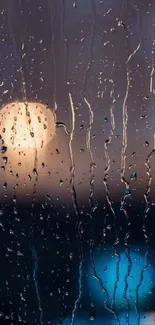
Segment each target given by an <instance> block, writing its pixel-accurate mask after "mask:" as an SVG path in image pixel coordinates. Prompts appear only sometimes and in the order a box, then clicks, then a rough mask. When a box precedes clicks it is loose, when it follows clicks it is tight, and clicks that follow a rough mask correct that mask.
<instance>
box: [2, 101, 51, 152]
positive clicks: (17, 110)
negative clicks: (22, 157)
mask: <svg viewBox="0 0 155 325" xmlns="http://www.w3.org/2000/svg"><path fill="white" fill-rule="evenodd" d="M0 134H1V136H2V139H3V140H4V144H5V145H6V146H8V147H13V148H19V149H20V148H21V149H22V148H37V149H39V148H42V147H43V146H44V145H46V144H47V143H48V142H49V141H50V140H51V139H52V137H53V136H54V134H55V121H54V115H53V113H52V111H51V110H50V109H47V108H46V106H45V105H43V104H41V103H33V102H28V103H25V102H14V103H10V104H8V105H6V106H4V107H3V108H2V109H1V111H0Z"/></svg>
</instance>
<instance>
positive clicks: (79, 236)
mask: <svg viewBox="0 0 155 325" xmlns="http://www.w3.org/2000/svg"><path fill="white" fill-rule="evenodd" d="M69 101H70V107H71V117H72V126H71V132H70V139H69V155H70V189H71V195H72V201H73V206H74V211H75V214H76V216H77V237H78V244H79V254H80V258H79V281H78V282H79V291H78V297H77V299H76V301H75V303H74V308H73V310H72V320H71V325H73V324H74V319H75V313H76V310H77V308H78V305H79V302H80V300H81V298H82V272H83V248H82V242H81V233H80V226H81V222H80V211H79V207H78V203H77V196H76V190H75V186H74V178H75V175H74V171H75V164H74V155H73V150H72V141H73V139H74V130H75V109H74V103H73V99H72V95H71V94H70V93H69Z"/></svg>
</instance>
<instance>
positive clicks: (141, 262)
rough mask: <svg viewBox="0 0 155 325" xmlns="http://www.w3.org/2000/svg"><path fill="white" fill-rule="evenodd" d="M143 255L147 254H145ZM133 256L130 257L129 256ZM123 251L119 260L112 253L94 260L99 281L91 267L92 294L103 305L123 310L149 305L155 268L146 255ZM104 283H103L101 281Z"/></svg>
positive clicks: (90, 282)
mask: <svg viewBox="0 0 155 325" xmlns="http://www.w3.org/2000/svg"><path fill="white" fill-rule="evenodd" d="M142 251H143V250H142ZM128 253H129V254H128ZM128 253H127V252H125V251H120V253H119V256H117V255H116V254H114V251H112V249H109V252H108V253H107V251H106V252H105V251H104V252H103V250H102V252H100V253H99V254H97V255H95V256H94V261H95V270H96V274H97V278H98V279H96V278H95V277H93V274H94V272H93V269H92V267H91V266H90V268H89V276H88V286H89V292H90V294H91V296H92V298H93V299H94V300H95V301H96V302H97V303H99V304H102V306H103V304H104V302H105V300H106V299H107V305H108V306H112V304H113V307H115V308H116V307H119V308H126V307H127V302H128V303H129V305H130V307H131V306H132V307H133V305H134V304H136V303H138V305H139V307H140V306H142V305H145V304H146V302H147V300H148V298H149V297H150V296H151V295H150V293H149V291H150V290H151V288H152V286H153V282H154V281H153V278H154V275H155V272H154V269H153V267H152V266H151V265H150V264H149V263H148V261H147V259H146V257H145V253H144V254H143V252H140V251H139V250H138V249H134V248H130V251H129V252H128ZM99 279H100V281H99Z"/></svg>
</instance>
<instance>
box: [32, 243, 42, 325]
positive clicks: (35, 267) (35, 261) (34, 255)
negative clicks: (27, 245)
mask: <svg viewBox="0 0 155 325" xmlns="http://www.w3.org/2000/svg"><path fill="white" fill-rule="evenodd" d="M31 251H32V259H33V281H34V285H35V290H36V296H37V301H38V311H39V315H40V317H39V322H40V324H41V325H43V324H44V323H43V321H42V319H43V310H42V307H41V297H40V292H39V284H38V267H39V263H38V256H37V252H36V249H35V246H34V245H33V246H32V248H31Z"/></svg>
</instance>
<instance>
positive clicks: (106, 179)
mask: <svg viewBox="0 0 155 325" xmlns="http://www.w3.org/2000/svg"><path fill="white" fill-rule="evenodd" d="M109 82H110V83H112V90H111V91H110V97H111V99H112V103H111V107H110V118H111V130H110V136H109V138H108V140H106V141H105V143H104V152H105V158H106V167H105V170H104V180H103V183H104V186H105V190H106V200H107V202H108V205H109V208H110V210H111V212H112V215H113V226H114V231H115V236H116V240H115V243H114V246H116V245H117V244H118V242H119V238H118V235H117V230H116V224H115V220H116V214H115V211H114V208H113V204H112V200H111V196H110V190H109V186H108V176H109V174H108V173H109V170H110V167H111V161H110V156H109V154H108V145H109V144H110V143H111V141H112V138H113V135H114V131H115V116H114V103H115V101H116V99H115V97H114V95H113V93H114V82H113V80H112V79H110V80H109ZM114 252H115V255H116V256H117V257H118V261H117V264H116V281H115V285H114V292H113V299H112V304H111V309H112V310H113V313H114V316H115V319H116V321H117V324H118V325H120V320H119V317H118V315H117V312H116V311H115V309H114V303H115V295H116V290H117V284H118V282H119V263H120V254H119V253H118V252H117V251H116V249H114Z"/></svg>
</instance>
